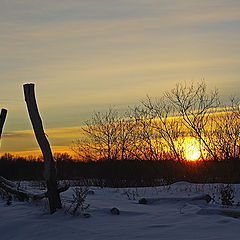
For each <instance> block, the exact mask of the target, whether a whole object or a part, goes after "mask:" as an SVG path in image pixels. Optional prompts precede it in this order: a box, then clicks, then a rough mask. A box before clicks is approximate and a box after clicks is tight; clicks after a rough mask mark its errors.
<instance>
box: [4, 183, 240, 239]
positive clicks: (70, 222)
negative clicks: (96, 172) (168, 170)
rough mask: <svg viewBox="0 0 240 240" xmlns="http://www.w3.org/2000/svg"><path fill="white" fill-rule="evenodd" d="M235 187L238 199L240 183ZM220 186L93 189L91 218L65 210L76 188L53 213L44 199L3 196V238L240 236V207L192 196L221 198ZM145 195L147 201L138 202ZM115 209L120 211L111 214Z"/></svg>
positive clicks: (207, 237) (219, 237)
mask: <svg viewBox="0 0 240 240" xmlns="http://www.w3.org/2000/svg"><path fill="white" fill-rule="evenodd" d="M234 186H235V201H237V200H238V199H239V200H240V198H239V197H240V194H239V192H240V185H234ZM219 188H220V185H219V184H190V183H186V182H181V183H176V184H173V185H169V186H162V187H151V188H118V189H115V188H114V189H113V188H98V187H90V189H91V190H92V192H91V193H92V194H89V195H87V198H86V203H87V204H90V206H89V208H88V209H86V210H85V213H89V214H90V217H85V216H84V215H83V213H82V214H79V215H76V216H72V215H70V214H69V213H66V209H67V208H68V206H69V202H70V201H71V199H72V193H73V188H70V189H69V190H68V191H66V192H64V193H62V195H61V196H62V200H63V203H64V208H63V209H62V210H59V211H58V212H56V213H55V214H53V215H49V214H48V212H47V207H46V206H47V203H46V200H42V201H38V202H33V203H27V202H18V201H13V202H12V204H11V205H10V206H7V205H6V203H5V202H4V201H3V200H0V213H1V214H0V239H1V240H26V239H27V240H40V239H41V240H50V239H51V240H55V239H59V240H67V239H69V240H79V239H84V240H90V239H92V240H93V239H96V240H108V239H109V240H110V239H111V240H120V239H121V240H122V239H124V240H128V239H129V240H130V239H131V240H135V239H144V240H148V239H168V240H176V239H177V240H179V239H184V240H188V239H189V240H193V239H194V240H195V239H201V240H202V239H208V240H213V239H216V240H221V239H231V240H234V239H240V237H239V235H240V227H239V225H240V218H238V217H239V216H240V207H238V206H237V205H235V206H231V207H226V206H225V207H224V206H222V205H220V204H219V202H218V201H217V200H216V202H213V201H212V202H210V203H207V202H206V201H204V200H193V198H194V197H198V196H201V195H203V194H209V195H211V196H213V195H215V199H218V196H219ZM93 192H94V194H93ZM141 198H146V199H147V200H148V204H139V203H138V200H139V199H141ZM114 207H116V208H118V209H119V210H120V214H119V215H113V214H111V211H110V210H111V209H112V208H114ZM234 213H235V214H234ZM236 216H237V217H236Z"/></svg>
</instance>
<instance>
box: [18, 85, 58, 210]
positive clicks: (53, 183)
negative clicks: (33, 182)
mask: <svg viewBox="0 0 240 240" xmlns="http://www.w3.org/2000/svg"><path fill="white" fill-rule="evenodd" d="M23 89H24V96H25V101H26V104H27V109H28V113H29V117H30V120H31V123H32V126H33V130H34V133H35V137H36V139H37V142H38V144H39V146H40V149H41V151H42V154H43V158H44V178H45V180H46V183H47V191H48V192H47V194H48V202H49V207H50V213H51V214H52V213H54V212H56V210H57V208H61V207H62V204H61V199H60V195H59V192H58V188H57V180H56V168H55V162H54V160H53V155H52V151H51V148H50V144H49V142H48V140H47V138H46V135H45V133H44V129H43V123H42V120H41V117H40V114H39V111H38V107H37V102H36V98H35V92H34V84H33V83H30V84H24V85H23Z"/></svg>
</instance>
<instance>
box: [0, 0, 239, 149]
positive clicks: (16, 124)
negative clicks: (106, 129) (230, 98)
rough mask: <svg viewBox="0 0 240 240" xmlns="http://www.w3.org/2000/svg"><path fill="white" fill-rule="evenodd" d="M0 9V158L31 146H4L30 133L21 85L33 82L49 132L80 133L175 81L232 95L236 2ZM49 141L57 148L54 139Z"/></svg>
mask: <svg viewBox="0 0 240 240" xmlns="http://www.w3.org/2000/svg"><path fill="white" fill-rule="evenodd" d="M0 3H1V7H0V30H1V37H0V50H1V54H0V75H1V78H0V79H1V80H0V81H1V94H0V103H1V107H5V108H7V109H8V110H9V114H8V118H7V122H6V126H5V133H7V134H8V135H7V136H6V137H5V140H4V139H3V142H2V149H1V151H2V152H3V151H11V149H15V150H16V151H20V150H21V149H23V148H24V149H27V150H29V149H32V148H33V146H34V147H36V143H35V142H34V139H33V138H27V137H26V136H25V137H24V138H23V137H22V139H28V144H26V146H24V147H23V145H22V146H20V145H19V147H18V144H17V142H16V139H15V140H14V136H18V140H17V141H18V142H19V140H20V142H22V141H21V138H20V139H19V137H20V136H21V134H20V135H19V131H20V133H21V131H28V130H31V125H30V123H29V120H28V115H27V112H26V106H25V103H24V100H23V92H22V84H23V83H26V82H34V83H36V91H37V92H36V93H37V99H38V102H39V107H40V111H41V114H42V117H43V120H44V124H45V127H46V128H47V129H53V128H54V129H59V131H63V129H65V128H68V129H69V127H74V126H79V125H82V124H83V121H84V120H86V119H88V118H89V116H90V115H91V113H92V111H93V110H104V109H106V108H107V107H108V106H109V105H115V106H116V107H120V108H124V107H126V106H128V105H131V104H135V103H137V102H138V101H139V100H141V99H142V98H144V97H145V96H146V94H148V95H150V96H159V95H161V94H162V93H163V92H164V91H166V90H169V89H171V88H172V87H174V86H175V84H176V83H177V82H180V81H191V80H196V81H198V80H201V79H202V78H205V80H206V83H207V85H208V86H209V88H214V87H217V88H218V89H219V91H220V93H221V94H222V95H223V96H227V95H239V87H240V81H239V76H240V74H239V73H240V67H239V66H240V58H239V56H240V1H238V0H235V1H233V0H211V1H209V0H201V1H199V0H182V1H179V0H158V1H157V0H101V1H99V0H88V1H83V0H68V1H67V0H65V1H63V0H62V1H61V0H47V1H44V0H42V1H39V0H28V1H27V0H22V1H19V0H11V1H9V0H0ZM10 135H11V136H12V137H9V136H10ZM54 136H55V135H53V137H52V139H53V140H52V142H53V143H54V144H55V145H56V146H58V145H59V146H63V145H64V137H63V136H62V138H61V139H58V140H56V141H55V140H54V139H55V138H54ZM50 139H51V136H50ZM14 141H15V142H14ZM32 141H33V143H32ZM69 142H70V138H69V139H68V141H66V142H65V143H66V144H65V145H67V144H69ZM65 145H64V146H65ZM10 146H12V147H10ZM13 146H15V147H13ZM15 150H14V151H15Z"/></svg>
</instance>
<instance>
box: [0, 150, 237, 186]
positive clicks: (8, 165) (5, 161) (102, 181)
mask: <svg viewBox="0 0 240 240" xmlns="http://www.w3.org/2000/svg"><path fill="white" fill-rule="evenodd" d="M55 156H57V157H56V158H55V160H56V166H57V177H58V179H59V180H81V181H82V184H89V185H96V186H101V187H105V186H106V187H129V186H156V185H161V184H168V183H173V182H176V181H189V182H196V183H207V182H208V183H209V182H225V183H227V182H228V183H239V182H240V178H239V173H238V171H237V169H239V162H240V161H239V159H228V160H225V161H218V162H216V161H198V162H187V161H186V162H184V163H183V162H181V163H180V162H177V161H176V160H161V161H152V160H149V161H146V160H99V161H85V162H83V161H77V160H73V159H72V157H71V156H69V155H68V154H57V155H56V154H55ZM42 170H43V161H41V159H39V158H36V159H35V158H33V157H32V158H23V157H14V156H12V155H10V154H5V155H3V156H2V157H1V158H0V175H1V176H3V177H5V178H8V179H11V180H43V176H42V172H43V171H42ZM81 181H80V182H81Z"/></svg>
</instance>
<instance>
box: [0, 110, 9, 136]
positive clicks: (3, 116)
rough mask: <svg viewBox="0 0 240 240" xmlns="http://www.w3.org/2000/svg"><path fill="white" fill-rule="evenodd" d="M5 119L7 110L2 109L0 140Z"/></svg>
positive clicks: (0, 115)
mask: <svg viewBox="0 0 240 240" xmlns="http://www.w3.org/2000/svg"><path fill="white" fill-rule="evenodd" d="M6 117H7V109H4V108H2V110H1V114H0V139H1V136H2V130H3V125H4V123H5V120H6Z"/></svg>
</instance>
